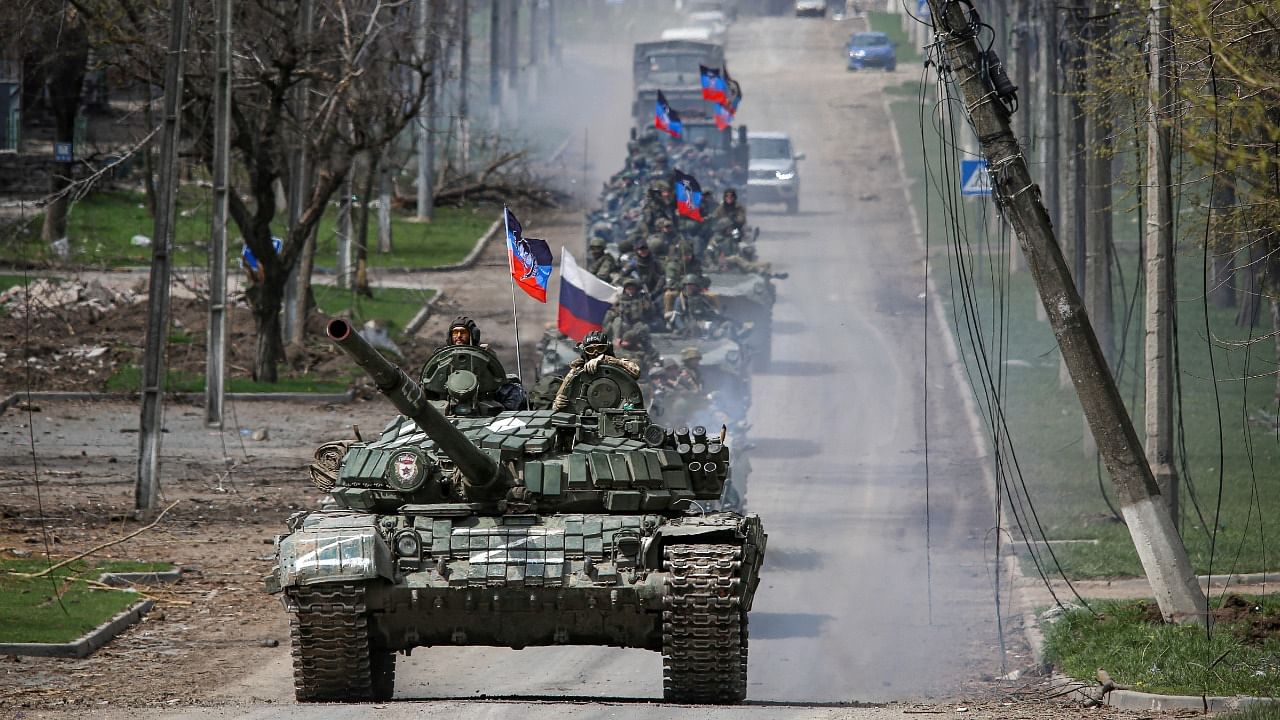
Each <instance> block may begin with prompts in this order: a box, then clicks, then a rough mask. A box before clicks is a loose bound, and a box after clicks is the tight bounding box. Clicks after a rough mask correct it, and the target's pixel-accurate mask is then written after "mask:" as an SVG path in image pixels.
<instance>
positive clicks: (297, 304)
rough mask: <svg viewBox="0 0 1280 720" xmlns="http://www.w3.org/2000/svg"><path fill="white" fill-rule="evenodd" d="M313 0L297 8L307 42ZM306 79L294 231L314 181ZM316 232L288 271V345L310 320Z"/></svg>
mask: <svg viewBox="0 0 1280 720" xmlns="http://www.w3.org/2000/svg"><path fill="white" fill-rule="evenodd" d="M313 2H314V0H301V3H300V4H299V7H298V14H299V15H300V20H301V25H302V28H301V29H302V37H303V40H304V42H306V43H310V42H311V25H312V19H313V16H314V12H313V6H312V3H313ZM307 84H308V83H307V81H306V80H301V81H299V82H298V85H297V87H296V88H295V90H294V93H293V98H292V103H293V116H294V117H295V118H297V122H298V132H297V135H296V137H294V138H293V142H294V143H296V145H295V146H294V149H293V158H292V160H291V161H290V163H289V165H290V166H291V167H290V172H289V229H288V231H287V232H290V233H292V232H293V229H294V228H295V227H297V226H298V223H300V222H301V221H302V206H303V205H304V204H306V202H307V196H308V195H310V194H311V183H310V181H309V179H308V168H307V166H308V165H309V164H310V159H309V158H308V157H307V151H306V145H307V138H306V131H305V127H306V120H307V108H308V107H309V104H308V103H307ZM315 252H316V250H315V233H314V232H313V233H312V234H311V236H310V237H308V238H307V239H306V242H305V243H303V248H302V257H301V259H300V260H299V261H298V262H297V263H296V264H295V265H294V266H293V270H291V271H289V278H288V280H286V281H285V286H284V310H283V312H284V316H283V317H282V318H281V320H282V323H281V325H282V328H281V329H282V331H283V334H284V342H285V344H286V345H293V344H296V343H301V342H302V333H303V329H304V327H305V326H306V319H307V317H306V316H307V297H306V296H307V288H309V287H310V282H311V268H312V267H313V266H314V258H315Z"/></svg>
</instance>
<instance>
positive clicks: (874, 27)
mask: <svg viewBox="0 0 1280 720" xmlns="http://www.w3.org/2000/svg"><path fill="white" fill-rule="evenodd" d="M867 28H868V29H870V30H871V31H872V32H882V33H884V34H885V35H888V36H889V40H890V41H891V42H892V43H893V44H894V45H897V46H898V64H899V65H903V64H908V63H918V62H920V59H921V56H920V48H918V47H916V46H915V45H913V44H912V43H911V39H910V38H908V37H907V33H906V32H904V31H903V30H902V16H901V15H897V14H894V13H889V12H884V11H871V12H868V13H867Z"/></svg>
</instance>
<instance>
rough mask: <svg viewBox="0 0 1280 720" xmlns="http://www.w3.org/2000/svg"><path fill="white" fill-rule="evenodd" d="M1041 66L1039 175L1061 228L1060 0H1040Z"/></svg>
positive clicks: (1039, 69) (1048, 202)
mask: <svg viewBox="0 0 1280 720" xmlns="http://www.w3.org/2000/svg"><path fill="white" fill-rule="evenodd" d="M1040 28H1041V30H1040V42H1039V45H1038V47H1039V49H1040V63H1039V66H1038V68H1037V69H1038V75H1039V77H1038V78H1037V80H1038V82H1037V84H1038V85H1039V86H1040V87H1039V88H1038V92H1037V94H1036V101H1037V104H1038V105H1039V106H1040V107H1039V113H1038V114H1039V115H1040V118H1041V119H1040V122H1039V123H1037V125H1038V127H1039V132H1038V136H1039V139H1040V143H1039V150H1040V163H1041V167H1042V168H1043V170H1042V172H1041V173H1040V176H1041V185H1042V186H1043V187H1044V197H1045V201H1046V203H1047V204H1048V208H1049V218H1050V219H1051V220H1053V226H1054V227H1056V228H1061V227H1062V212H1061V210H1062V204H1061V198H1060V197H1059V190H1058V185H1059V183H1058V173H1059V172H1060V171H1061V161H1060V158H1061V153H1060V145H1059V142H1060V138H1059V134H1060V130H1059V127H1058V73H1059V72H1060V69H1059V67H1058V63H1059V57H1058V49H1059V48H1058V0H1040Z"/></svg>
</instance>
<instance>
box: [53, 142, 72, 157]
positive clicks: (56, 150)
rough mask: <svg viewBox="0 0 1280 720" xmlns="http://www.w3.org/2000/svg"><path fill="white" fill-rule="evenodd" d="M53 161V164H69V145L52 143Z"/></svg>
mask: <svg viewBox="0 0 1280 720" xmlns="http://www.w3.org/2000/svg"><path fill="white" fill-rule="evenodd" d="M53 160H54V162H71V143H60V142H56V143H54V144H53Z"/></svg>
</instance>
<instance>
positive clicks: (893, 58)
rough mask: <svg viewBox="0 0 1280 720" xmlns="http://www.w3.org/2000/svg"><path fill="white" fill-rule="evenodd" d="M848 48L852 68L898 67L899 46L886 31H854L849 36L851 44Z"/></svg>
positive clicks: (888, 68) (890, 69)
mask: <svg viewBox="0 0 1280 720" xmlns="http://www.w3.org/2000/svg"><path fill="white" fill-rule="evenodd" d="M846 50H847V53H848V56H849V69H850V70H861V69H863V68H868V67H881V68H884V69H885V70H887V71H892V70H895V69H896V68H897V67H898V53H897V46H896V45H894V44H893V42H891V41H890V40H889V36H888V35H885V34H884V33H878V32H860V33H854V34H853V37H851V38H849V46H848V47H847V48H846Z"/></svg>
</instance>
